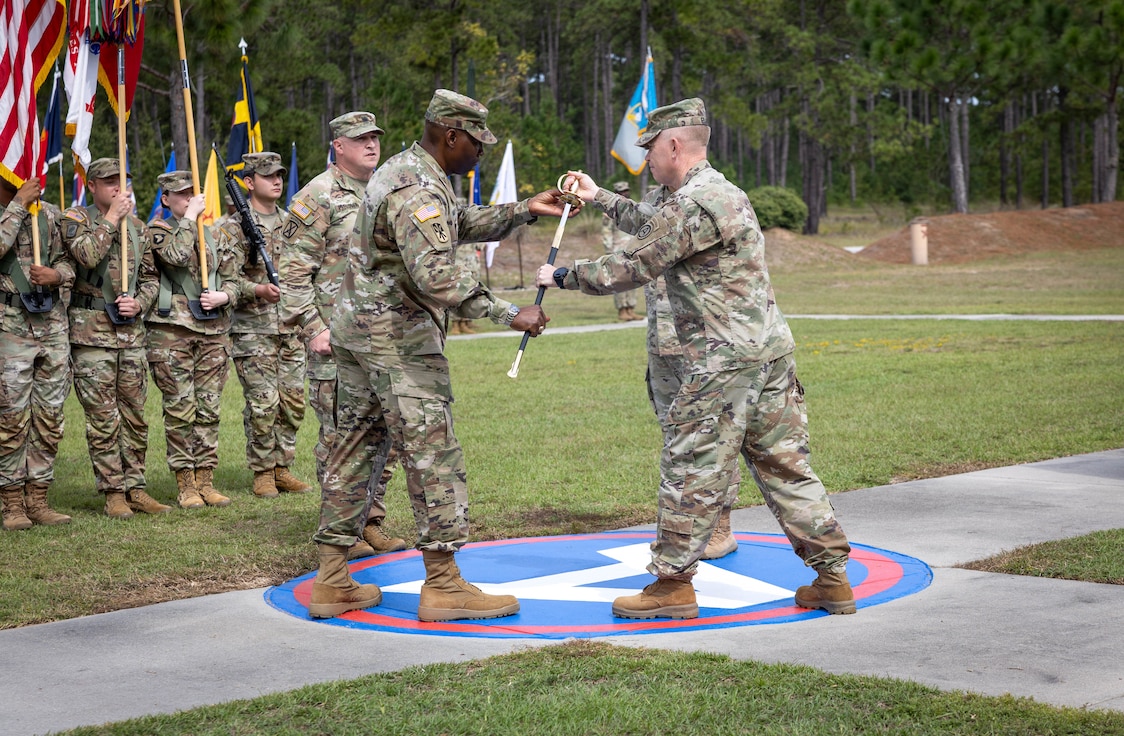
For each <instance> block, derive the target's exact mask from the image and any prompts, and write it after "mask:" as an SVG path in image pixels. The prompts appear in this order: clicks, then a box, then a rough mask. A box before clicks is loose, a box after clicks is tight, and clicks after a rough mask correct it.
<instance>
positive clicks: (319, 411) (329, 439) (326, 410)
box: [308, 347, 398, 521]
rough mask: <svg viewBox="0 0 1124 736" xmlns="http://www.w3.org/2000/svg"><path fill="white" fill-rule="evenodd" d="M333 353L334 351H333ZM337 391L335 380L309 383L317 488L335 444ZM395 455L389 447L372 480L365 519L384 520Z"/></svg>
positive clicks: (324, 481)
mask: <svg viewBox="0 0 1124 736" xmlns="http://www.w3.org/2000/svg"><path fill="white" fill-rule="evenodd" d="M332 350H333V351H336V348H334V347H333V348H332ZM337 391H338V387H337V379H335V378H333V379H331V380H320V379H316V378H309V379H308V403H309V404H311V405H312V411H313V412H314V413H315V414H316V418H317V419H318V420H319V421H320V435H319V437H318V439H317V441H316V449H315V450H314V452H315V454H316V478H317V480H318V481H319V482H320V487H321V488H324V487H325V483H326V475H327V469H328V457H329V455H330V453H331V451H332V445H334V444H335V442H336V394H337ZM397 456H398V454H397V453H396V452H395V451H394V448H393V447H391V448H390V449H389V452H388V454H387V459H386V462H385V463H383V465H382V468H381V469H380V470H379V475H378V480H374V478H373V477H372V482H373V486H372V491H371V503H370V507H369V508H368V513H367V518H368V519H370V520H372V521H374V520H381V519H385V518H386V501H385V498H386V484H387V483H389V482H390V479H391V477H393V475H394V461H395V460H396V459H397Z"/></svg>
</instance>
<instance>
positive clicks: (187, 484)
mask: <svg viewBox="0 0 1124 736" xmlns="http://www.w3.org/2000/svg"><path fill="white" fill-rule="evenodd" d="M176 487H177V488H179V491H180V493H179V497H178V498H177V499H176V500H177V501H178V502H179V505H180V508H181V509H201V508H203V506H204V505H205V504H204V503H203V497H202V496H200V495H199V490H198V489H197V488H196V487H195V471H194V470H192V469H191V468H183V469H181V470H177V471H176Z"/></svg>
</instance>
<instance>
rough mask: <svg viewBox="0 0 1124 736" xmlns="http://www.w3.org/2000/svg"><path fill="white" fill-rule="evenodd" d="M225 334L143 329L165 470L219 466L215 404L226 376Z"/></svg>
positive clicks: (172, 327)
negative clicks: (158, 402) (158, 401)
mask: <svg viewBox="0 0 1124 736" xmlns="http://www.w3.org/2000/svg"><path fill="white" fill-rule="evenodd" d="M228 345H229V338H228V336H227V335H201V334H199V333H198V332H193V331H191V330H189V329H187V328H185V327H179V326H177V325H165V324H161V325H153V326H151V327H150V328H149V331H148V363H149V365H150V367H151V368H152V381H153V383H155V384H156V388H158V389H160V393H161V394H163V396H164V399H163V405H164V437H165V439H166V440H167V445H168V449H167V457H168V469H169V470H171V471H172V473H175V472H176V471H177V470H184V469H195V468H216V467H218V464H219V401H220V399H221V398H222V388H223V386H224V385H225V384H226V378H227V376H228V375H229V372H230V365H229V362H228V359H229V354H228V350H229V347H228Z"/></svg>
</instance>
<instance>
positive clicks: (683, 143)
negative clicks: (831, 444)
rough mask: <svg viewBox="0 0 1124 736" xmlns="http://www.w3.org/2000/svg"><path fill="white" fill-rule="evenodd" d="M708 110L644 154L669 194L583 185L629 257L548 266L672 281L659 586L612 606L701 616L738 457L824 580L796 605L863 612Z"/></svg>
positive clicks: (654, 118) (682, 111)
mask: <svg viewBox="0 0 1124 736" xmlns="http://www.w3.org/2000/svg"><path fill="white" fill-rule="evenodd" d="M709 138H710V128H709V126H708V125H707V124H706V110H705V107H704V106H703V102H702V100H699V99H697V98H696V99H690V100H684V101H682V102H678V103H675V104H673V105H667V106H665V107H661V108H657V109H656V110H653V111H652V112H651V113H650V114H649V117H648V129H647V131H645V133H644V134H643V135H642V136H641V137H640V139H639V141H638V145H641V146H644V147H646V148H647V149H648V156H647V161H648V165H649V166H650V168H651V171H652V176H653V177H655V179H656V181H658V182H659V183H660V184H661V185H663V186H662V187H661V189H660V190H658V191H657V192H654V193H653V194H652V195H650V197H646V198H645V202H644V203H642V204H639V205H638V204H636V203H634V202H632V201H630V200H628V199H626V198H624V197H620V196H618V195H616V194H614V193H612V192H609V191H606V190H604V189H598V188H597V185H596V184H595V183H594V181H593V180H592V179H591V178H590V177H589V176H587V175H585V174H577V173H573V172H572V175H573V176H574V177H576V178H577V180H578V182H579V184H580V186H579V190H578V194H579V196H580V197H581V198H582V199H583V200H585V201H592V202H595V203H596V204H597V206H598V207H600V208H601V209H602V210H604V211H605V212H607V213H608V214H609V215H610V216H612V217H613V219H614V220H615V221H616V222H617V224H618V226H619V227H620V228H621V229H622V230H625V231H627V232H630V233H633V234H635V235H636V238H637V241H638V242H637V244H636V245H635V246H634V248H633V249H632V250H631V251H629V252H625V253H621V254H617V255H611V256H603V257H601V258H599V259H598V260H596V261H592V262H584V263H576V264H574V266H573V268H570V269H566V268H559V269H556V268H555V267H553V266H543V267H541V268H540V269H539V272H538V275H537V278H536V282H537V283H538V285H539V286H552V285H557V286H560V287H562V288H570V289H581V290H582V291H585V292H587V293H591V294H610V293H614V292H617V291H621V290H624V289H631V288H636V287H637V286H642V285H644V284H645V283H647V282H649V281H651V280H653V279H655V278H656V277H657V276H659V275H660V274H664V276H665V278H666V281H667V292H668V298H669V300H670V304H671V310H672V315H673V316H674V320H675V331H676V334H677V336H678V338H679V342H680V344H681V345H682V346H683V361H684V374H683V375H682V376H681V379H680V380H681V385H680V387H679V392H678V394H676V396H675V399H674V400H673V401H672V403H671V406H670V407H669V408H668V410H667V414H666V416H665V419H664V428H665V431H666V439H665V444H664V450H663V453H662V456H661V461H660V491H659V499H660V500H659V515H658V517H657V526H656V528H657V531H656V541H655V542H654V543H653V545H652V563H651V564H650V565H649V566H648V570H649V572H651V573H652V574H653V575H656V576H657V580H656V582H654V583H652V584H651V585H649V586H647V587H646V588H645V589H644V590H643V592H641V593H640V594H638V595H633V596H623V597H621V598H618V599H617V600H616V601H614V603H613V613H614V614H615V615H617V616H622V617H625V618H654V617H671V618H693V617H695V616H698V605H697V602H696V598H695V591H694V588H693V587H692V585H691V578H692V577H693V575H694V573H695V569H696V567H697V564H698V560H699V558H700V557H701V556H702V554H703V551H704V549H705V547H706V544H707V542H708V541H709V539H710V537H711V534H712V533H713V532H714V529H715V527H716V526H717V525H718V518H719V515H720V514H721V512H722V509H723V508H725V507H726V506H728V503H727V500H728V496H729V492H730V487H731V478H732V476H733V474H734V472H735V470H736V469H737V462H738V454H739V453H741V454H742V455H743V457H744V458H745V460H746V462H747V463H748V464H749V466H750V467H751V468H753V469H754V470H755V471H756V473H757V479H758V481H759V482H760V484H761V489H762V493H763V495H764V497H765V502H766V503H767V504H768V505H769V507H770V509H772V511H773V513H774V514H775V515H776V517H777V519H778V521H779V522H780V524H781V528H782V529H783V530H784V532H785V534H786V535H787V536H788V538H789V541H790V542H791V543H792V546H793V549H794V550H795V552H796V553H797V555H799V556H800V557H801V558H802V559H803V560H804V562H805V564H807V565H809V566H811V567H813V568H814V569H815V570H816V571H817V573H818V575H817V578H816V580H815V582H814V583H813V584H812V585H806V586H801V587H800V588H798V589H797V591H796V604H797V605H798V606H802V607H804V608H822V609H824V610H826V611H828V612H829V613H854V611H855V601H854V596H853V594H852V592H851V586H850V582H849V581H848V579H847V573H846V563H847V558H848V555H849V553H850V546H849V544H848V543H847V538H846V536H844V534H843V530H842V528H841V527H840V525H839V522H838V521H837V520H836V518H835V512H834V510H833V509H832V506H831V502H830V501H829V500H828V497H827V492H826V491H825V490H824V487H823V484H822V483H821V482H820V480H819V478H817V477H816V475H815V473H813V472H812V468H811V466H810V465H809V463H808V454H809V450H808V430H807V417H806V413H805V408H804V397H803V394H804V390H803V388H802V387H801V386H800V382H799V381H798V380H797V379H796V364H795V361H794V360H793V356H792V353H793V350H794V349H795V343H794V342H793V339H792V333H791V332H790V330H789V328H788V324H787V323H786V322H785V319H784V316H783V315H782V314H781V312H780V310H779V309H778V308H777V305H776V301H775V299H774V297H773V289H772V286H771V284H770V283H769V274H768V270H767V269H766V267H765V247H764V238H763V236H762V235H761V228H760V226H759V225H758V223H757V216H756V214H755V213H754V211H753V207H752V205H751V204H750V202H749V199H748V198H747V197H746V195H745V193H744V192H742V191H741V190H740V189H738V188H737V187H736V186H734V185H733V184H731V183H730V182H728V181H727V180H726V178H725V177H724V176H722V174H721V173H719V172H718V171H716V170H715V169H713V168H711V166H710V164H709V163H707V160H706V145H707V142H708V140H709Z"/></svg>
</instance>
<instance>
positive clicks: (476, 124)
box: [425, 89, 496, 145]
mask: <svg viewBox="0 0 1124 736" xmlns="http://www.w3.org/2000/svg"><path fill="white" fill-rule="evenodd" d="M425 119H426V120H428V121H429V122H431V123H437V124H438V125H444V126H445V127H446V128H453V129H454V130H463V131H464V132H466V133H468V134H469V135H470V136H472V137H473V138H475V139H476V140H478V141H480V142H481V143H487V144H488V145H492V144H493V143H495V142H496V137H495V136H494V135H492V131H490V130H488V125H487V121H488V108H486V107H484V106H483V105H481V104H480V103H479V102H477V101H476V100H474V99H472V98H471V97H465V96H464V95H460V94H457V93H456V92H453V91H451V90H447V89H439V90H437V91H436V92H434V93H433V99H432V100H430V101H429V109H428V110H426V111H425Z"/></svg>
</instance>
